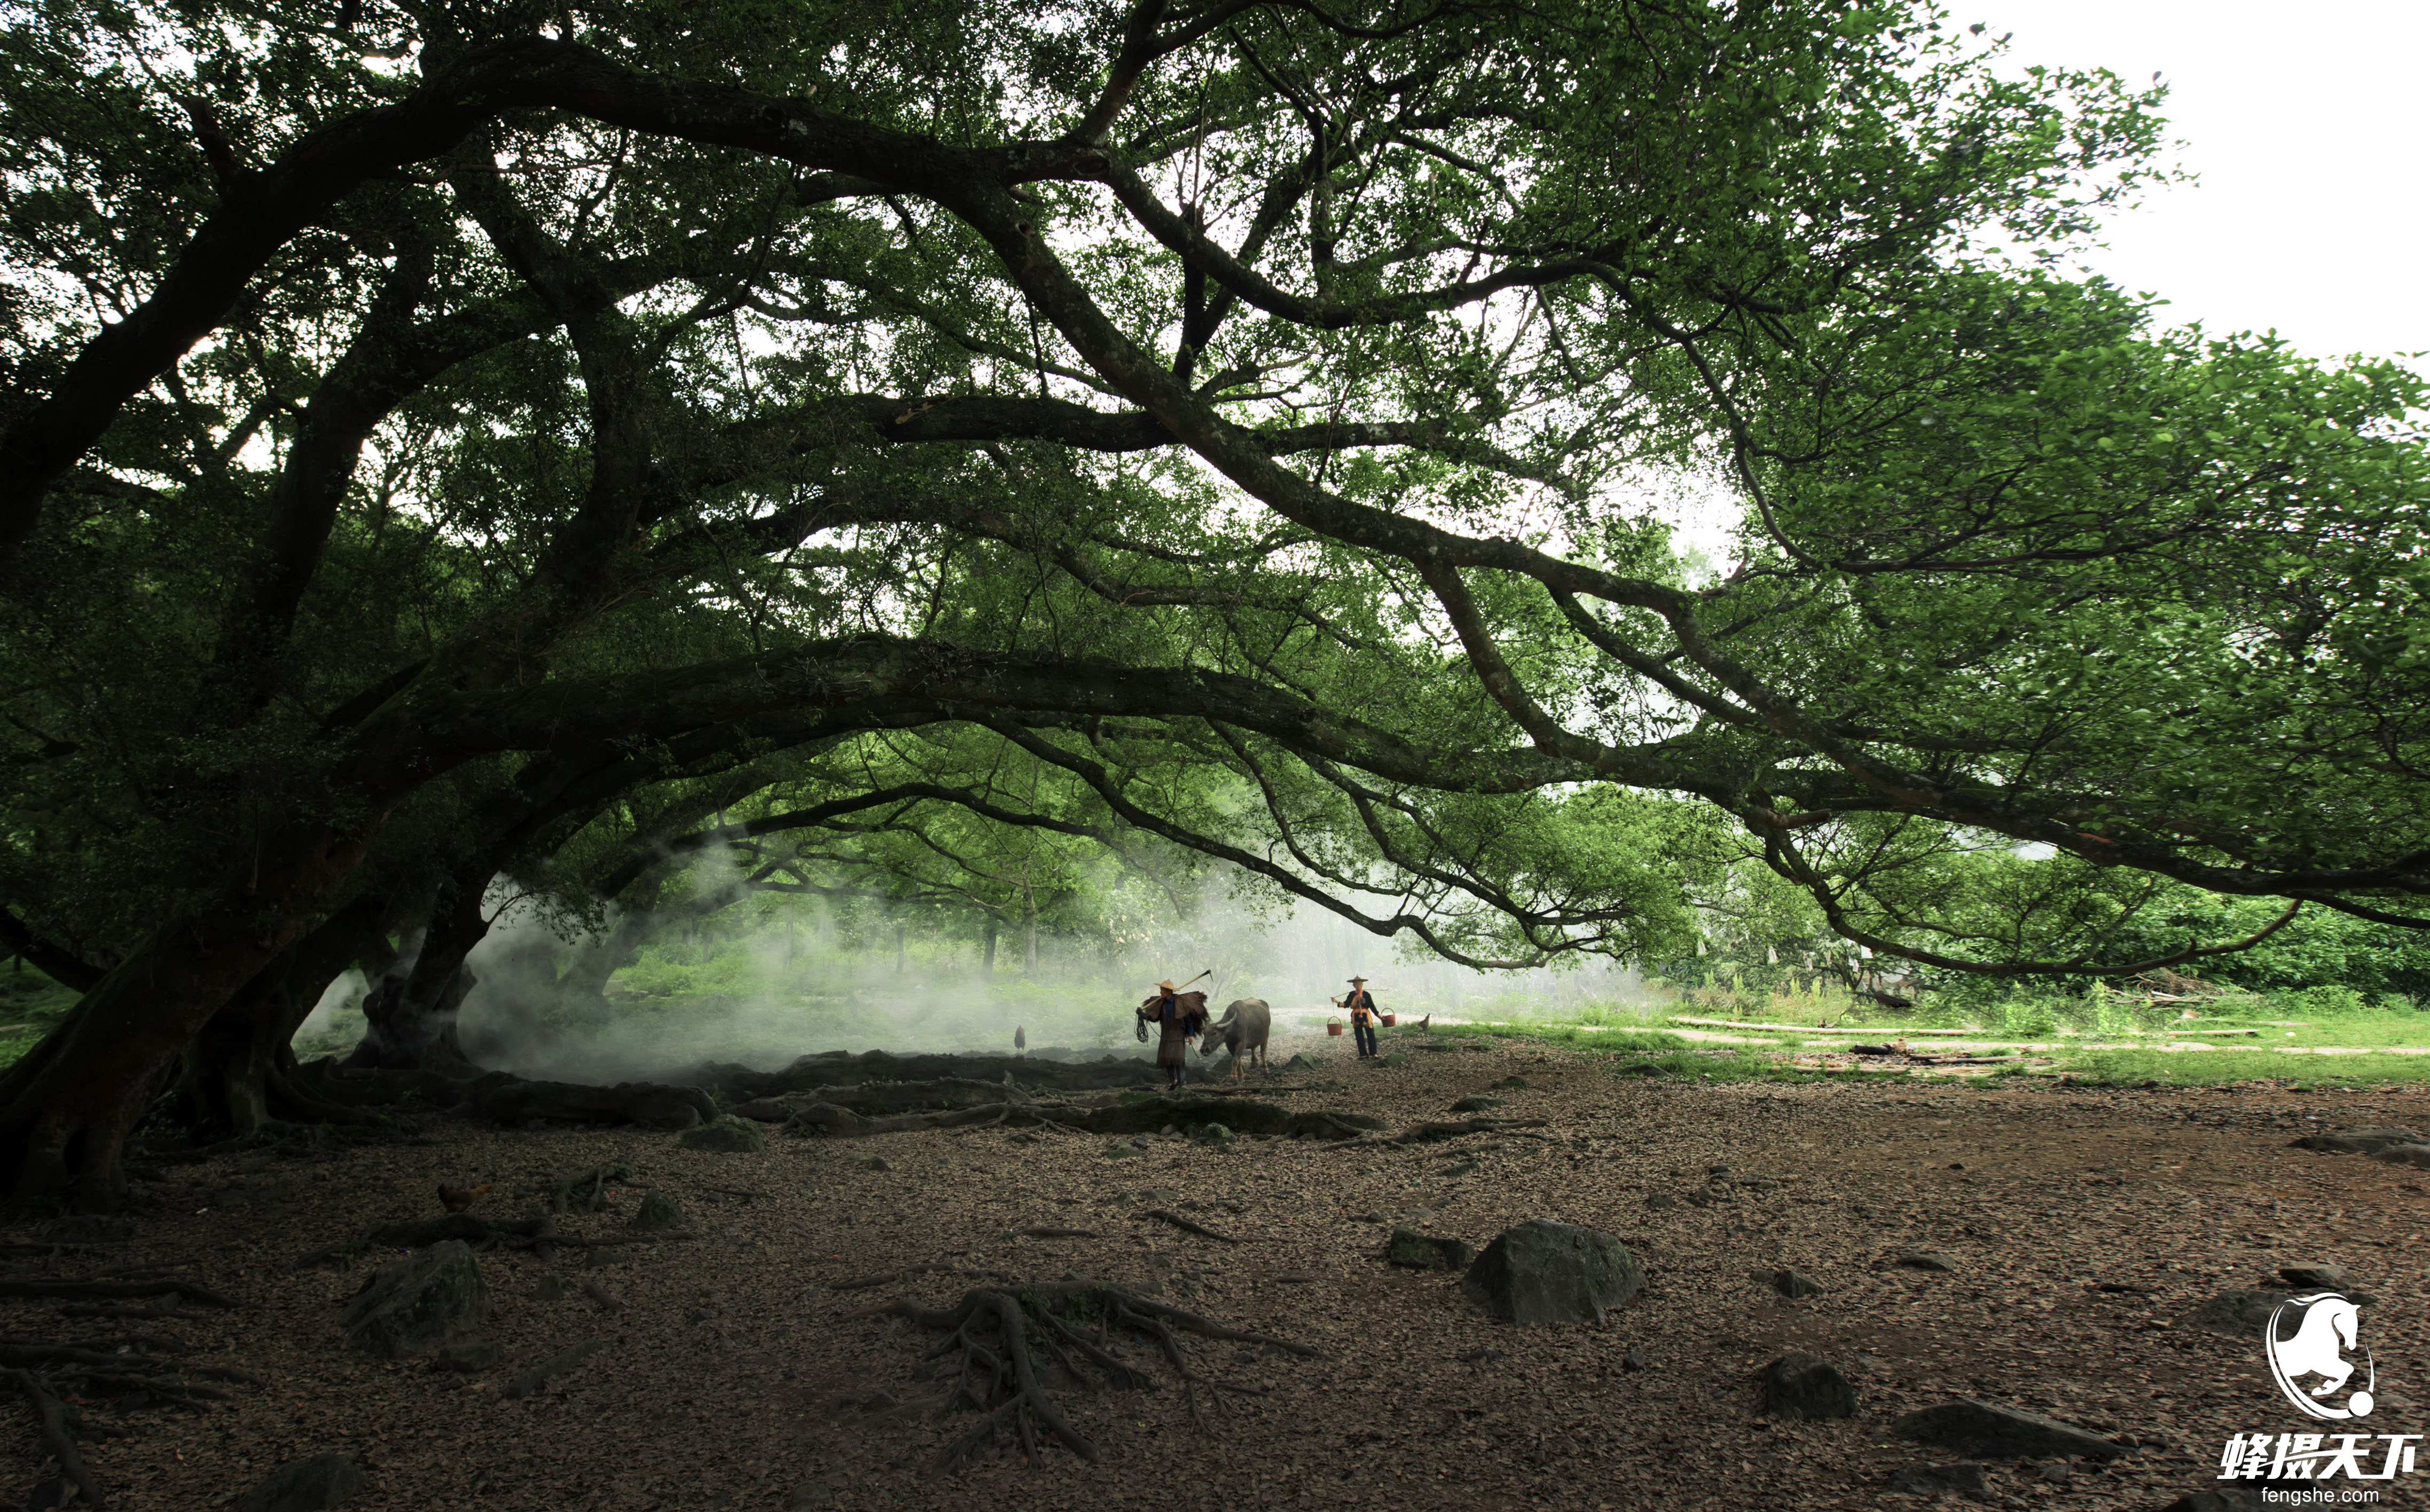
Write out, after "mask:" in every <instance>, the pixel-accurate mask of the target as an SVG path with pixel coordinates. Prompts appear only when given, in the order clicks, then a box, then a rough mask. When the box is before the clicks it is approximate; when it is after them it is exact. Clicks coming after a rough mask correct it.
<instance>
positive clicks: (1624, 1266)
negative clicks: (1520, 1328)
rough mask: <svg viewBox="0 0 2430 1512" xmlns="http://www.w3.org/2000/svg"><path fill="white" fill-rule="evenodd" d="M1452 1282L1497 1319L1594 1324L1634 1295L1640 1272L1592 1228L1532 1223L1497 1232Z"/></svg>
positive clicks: (1618, 1246)
mask: <svg viewBox="0 0 2430 1512" xmlns="http://www.w3.org/2000/svg"><path fill="white" fill-rule="evenodd" d="M1459 1285H1460V1289H1461V1290H1463V1291H1465V1292H1467V1293H1468V1294H1469V1295H1470V1296H1471V1297H1473V1298H1474V1299H1476V1301H1477V1302H1478V1303H1480V1304H1483V1305H1484V1307H1485V1308H1486V1310H1487V1311H1489V1312H1490V1313H1492V1314H1493V1315H1494V1316H1495V1317H1497V1318H1500V1319H1502V1320H1503V1321H1505V1322H1512V1323H1520V1324H1528V1323H1600V1322H1602V1321H1604V1314H1606V1312H1608V1311H1610V1310H1611V1309H1612V1308H1614V1307H1617V1306H1619V1305H1620V1304H1623V1303H1624V1302H1626V1301H1628V1299H1629V1298H1631V1297H1634V1296H1636V1295H1637V1291H1638V1288H1640V1287H1642V1286H1644V1285H1645V1269H1644V1267H1642V1266H1640V1265H1639V1264H1638V1263H1637V1256H1635V1255H1633V1254H1629V1253H1628V1246H1626V1245H1624V1244H1623V1243H1621V1242H1620V1240H1618V1239H1616V1238H1612V1237H1611V1236H1610V1235H1608V1234H1606V1233H1604V1232H1603V1231H1601V1230H1600V1229H1591V1228H1583V1227H1580V1226H1578V1225H1576V1224H1573V1223H1556V1222H1552V1221H1549V1220H1546V1219H1541V1218H1539V1219H1533V1220H1530V1221H1527V1222H1524V1223H1522V1224H1520V1225H1519V1226H1518V1227H1516V1228H1508V1229H1504V1230H1503V1231H1502V1233H1501V1235H1500V1236H1499V1237H1497V1238H1495V1239H1494V1241H1493V1242H1492V1243H1490V1244H1489V1245H1487V1246H1486V1247H1485V1253H1484V1254H1480V1255H1478V1256H1477V1257H1476V1263H1475V1264H1473V1265H1472V1266H1470V1267H1469V1268H1468V1274H1467V1275H1465V1276H1463V1277H1461V1278H1460V1283H1459Z"/></svg>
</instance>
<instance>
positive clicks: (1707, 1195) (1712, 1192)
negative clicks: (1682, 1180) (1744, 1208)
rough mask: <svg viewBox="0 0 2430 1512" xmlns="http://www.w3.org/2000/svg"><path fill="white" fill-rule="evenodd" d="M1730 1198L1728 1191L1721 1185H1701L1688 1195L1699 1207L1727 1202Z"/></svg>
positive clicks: (1688, 1198)
mask: <svg viewBox="0 0 2430 1512" xmlns="http://www.w3.org/2000/svg"><path fill="white" fill-rule="evenodd" d="M1729 1200H1730V1194H1729V1193H1728V1191H1726V1190H1724V1189H1723V1188H1719V1187H1699V1188H1696V1189H1695V1190H1694V1191H1691V1192H1689V1194H1688V1196H1687V1201H1689V1202H1690V1203H1693V1204H1695V1205H1697V1206H1698V1207H1710V1206H1712V1205H1715V1204H1717V1203H1725V1202H1728V1201H1729Z"/></svg>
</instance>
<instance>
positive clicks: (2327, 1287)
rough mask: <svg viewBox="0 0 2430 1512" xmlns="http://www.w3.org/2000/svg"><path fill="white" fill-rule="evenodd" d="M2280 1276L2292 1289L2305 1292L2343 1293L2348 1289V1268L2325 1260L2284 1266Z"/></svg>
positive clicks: (2279, 1271)
mask: <svg viewBox="0 0 2430 1512" xmlns="http://www.w3.org/2000/svg"><path fill="white" fill-rule="evenodd" d="M2278 1274H2279V1276H2280V1278H2281V1279H2283V1280H2284V1281H2285V1282H2286V1283H2287V1284H2288V1285H2289V1286H2290V1287H2301V1288H2304V1289H2305V1291H2343V1290H2344V1289H2345V1288H2346V1281H2347V1276H2346V1268H2345V1267H2344V1266H2341V1265H2331V1264H2329V1263H2328V1262H2327V1261H2325V1260H2312V1261H2307V1262H2305V1263H2304V1264H2301V1265H2282V1266H2280V1267H2279V1268H2278Z"/></svg>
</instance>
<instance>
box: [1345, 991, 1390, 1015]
mask: <svg viewBox="0 0 2430 1512" xmlns="http://www.w3.org/2000/svg"><path fill="white" fill-rule="evenodd" d="M1341 1005H1342V1006H1343V1007H1345V1008H1348V1009H1349V1010H1350V1022H1352V1023H1365V1022H1367V1020H1368V1018H1369V1017H1370V1016H1371V1015H1373V1014H1378V1013H1381V1012H1383V1011H1384V1010H1383V1009H1381V1008H1379V1007H1377V1006H1375V994H1374V993H1373V992H1370V991H1368V990H1367V989H1365V988H1363V987H1362V988H1360V989H1358V990H1357V991H1356V992H1353V993H1351V994H1350V995H1349V996H1348V997H1346V998H1343V999H1342V1000H1341Z"/></svg>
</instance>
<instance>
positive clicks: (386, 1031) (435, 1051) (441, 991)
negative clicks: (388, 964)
mask: <svg viewBox="0 0 2430 1512" xmlns="http://www.w3.org/2000/svg"><path fill="white" fill-rule="evenodd" d="M475 872H478V874H477V875H475V874H474V872H464V873H460V874H458V876H457V877H456V878H455V879H454V880H453V881H452V882H451V883H450V885H449V887H448V889H447V892H446V894H445V895H444V896H442V898H441V907H440V911H439V912H438V913H436V914H434V915H433V916H432V917H431V922H430V932H429V934H428V935H427V936H425V937H424V939H423V941H422V953H421V955H419V956H417V957H416V958H415V960H414V963H413V971H412V973H411V974H410V975H409V976H408V977H407V978H406V981H405V990H404V991H403V992H401V993H388V994H382V995H381V999H380V1001H379V1005H378V1006H377V1007H376V1008H375V1007H374V1005H371V1004H366V1005H364V1010H363V1011H364V1019H365V1022H366V1027H365V1029H364V1031H363V1038H362V1043H360V1044H358V1045H357V1046H356V1047H355V1049H354V1053H353V1054H351V1055H348V1056H347V1057H346V1059H345V1065H346V1067H347V1068H348V1069H349V1070H373V1071H435V1072H441V1073H442V1074H444V1075H449V1076H474V1075H478V1074H479V1073H480V1070H481V1068H480V1067H478V1066H476V1065H474V1063H473V1061H472V1059H471V1057H469V1056H467V1055H465V1054H464V1050H463V1047H462V1046H461V1045H460V1044H458V1042H457V1038H456V1016H457V1013H458V1010H460V1009H461V1008H462V1007H463V1005H464V999H465V996H466V995H467V994H468V993H470V992H471V991H472V990H473V987H474V981H475V980H476V979H475V978H474V974H473V972H472V970H471V969H470V968H469V967H467V966H466V965H465V964H464V957H465V956H466V955H470V954H472V950H473V947H474V946H475V945H477V944H479V943H480V942H481V941H482V939H485V938H486V937H487V936H488V935H489V933H490V919H489V916H488V915H487V914H484V913H483V912H482V911H481V895H482V893H483V892H484V891H486V890H487V889H488V888H489V885H490V878H491V875H492V874H493V873H491V872H489V871H488V870H487V869H486V868H476V869H475Z"/></svg>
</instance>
